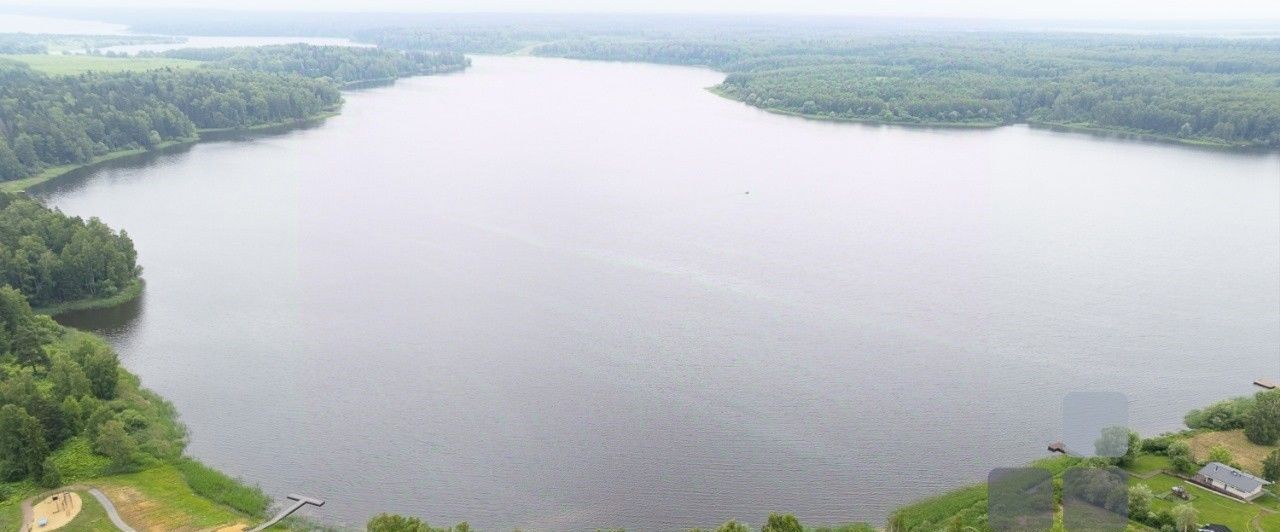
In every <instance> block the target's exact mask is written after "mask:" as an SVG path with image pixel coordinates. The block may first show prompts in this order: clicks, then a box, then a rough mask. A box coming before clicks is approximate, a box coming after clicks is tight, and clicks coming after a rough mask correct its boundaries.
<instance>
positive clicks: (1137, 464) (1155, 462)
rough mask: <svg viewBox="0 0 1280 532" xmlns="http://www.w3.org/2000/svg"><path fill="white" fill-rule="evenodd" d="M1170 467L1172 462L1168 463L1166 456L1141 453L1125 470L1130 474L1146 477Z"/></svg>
mask: <svg viewBox="0 0 1280 532" xmlns="http://www.w3.org/2000/svg"><path fill="white" fill-rule="evenodd" d="M1172 468H1173V464H1171V463H1169V457H1167V456H1157V455H1154V454H1143V455H1139V456H1138V458H1137V459H1135V460H1134V461H1133V463H1132V464H1130V465H1129V467H1126V468H1125V471H1128V472H1129V474H1131V475H1137V476H1140V477H1148V476H1151V475H1153V474H1156V473H1159V472H1161V471H1165V470H1167V469H1172Z"/></svg>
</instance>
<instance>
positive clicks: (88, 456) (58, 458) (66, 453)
mask: <svg viewBox="0 0 1280 532" xmlns="http://www.w3.org/2000/svg"><path fill="white" fill-rule="evenodd" d="M52 459H53V463H54V464H55V465H57V466H58V472H59V473H61V474H62V481H63V482H64V483H66V484H73V483H75V482H78V481H80V480H84V479H86V478H94V477H100V476H102V475H103V474H105V473H106V471H107V469H108V468H109V467H110V466H111V460H110V459H108V458H107V457H105V456H102V455H100V454H95V453H94V452H93V446H92V445H90V444H89V440H88V439H86V438H84V437H83V436H77V437H75V438H71V439H70V440H67V442H66V443H64V444H62V447H59V448H58V450H57V451H54V452H53V455H52Z"/></svg>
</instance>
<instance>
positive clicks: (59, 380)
mask: <svg viewBox="0 0 1280 532" xmlns="http://www.w3.org/2000/svg"><path fill="white" fill-rule="evenodd" d="M52 358H53V365H52V366H50V368H49V380H50V381H52V382H53V397H54V398H55V399H58V400H62V399H64V398H72V397H80V396H83V395H88V394H89V393H90V392H91V391H92V389H91V387H92V384H91V383H90V382H89V377H87V376H85V374H84V370H82V369H80V365H79V364H76V362H75V361H74V360H71V358H70V357H68V356H66V355H61V354H60V355H56V356H54V357H52Z"/></svg>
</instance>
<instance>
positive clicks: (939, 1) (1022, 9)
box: [0, 0, 1280, 20]
mask: <svg viewBox="0 0 1280 532" xmlns="http://www.w3.org/2000/svg"><path fill="white" fill-rule="evenodd" d="M4 6H41V7H77V6H91V7H97V8H103V7H136V8H200V9H203V8H209V9H230V10H276V11H399V12H432V11H445V12H609V13H618V12H663V13H676V12H679V13H690V12H711V13H742V12H745V13H761V12H765V13H796V14H843V15H862V16H925V17H971V18H1016V19H1079V20H1110V19H1123V20H1194V19H1211V20H1258V19H1272V20H1280V0H417V1H415V0H99V1H86V0H40V1H30V0H0V8H3V7H4Z"/></svg>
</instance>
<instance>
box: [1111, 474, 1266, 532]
mask: <svg viewBox="0 0 1280 532" xmlns="http://www.w3.org/2000/svg"><path fill="white" fill-rule="evenodd" d="M1137 484H1146V485H1147V486H1148V487H1150V488H1151V491H1152V492H1153V493H1155V494H1156V497H1157V498H1156V499H1155V500H1153V501H1152V502H1151V510H1152V511H1156V512H1158V511H1160V510H1172V509H1173V507H1174V506H1177V505H1179V504H1182V503H1183V501H1181V500H1178V499H1174V500H1172V501H1168V500H1164V499H1160V498H1159V497H1160V496H1162V495H1167V494H1168V493H1169V488H1172V487H1174V486H1182V487H1183V489H1186V490H1187V492H1189V493H1190V494H1191V497H1192V500H1191V506H1193V507H1195V509H1196V510H1197V511H1198V512H1200V519H1199V521H1200V523H1201V524H1205V523H1217V524H1222V525H1227V526H1228V527H1231V530H1236V531H1242V532H1247V531H1249V530H1252V528H1250V525H1249V522H1250V521H1252V520H1253V517H1254V516H1256V515H1258V514H1259V513H1262V508H1261V507H1259V506H1255V505H1251V504H1246V503H1243V502H1240V501H1234V500H1231V499H1228V498H1226V497H1223V496H1221V495H1218V494H1216V493H1213V492H1211V491H1209V490H1206V489H1204V488H1201V487H1199V486H1196V485H1194V484H1191V483H1188V482H1185V481H1183V480H1182V479H1180V478H1177V477H1174V476H1170V475H1157V476H1155V477H1153V478H1151V479H1150V480H1143V479H1138V478H1130V479H1129V485H1130V486H1134V485H1137ZM1268 517H1270V516H1268ZM1267 530H1273V529H1270V528H1268V529H1267Z"/></svg>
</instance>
